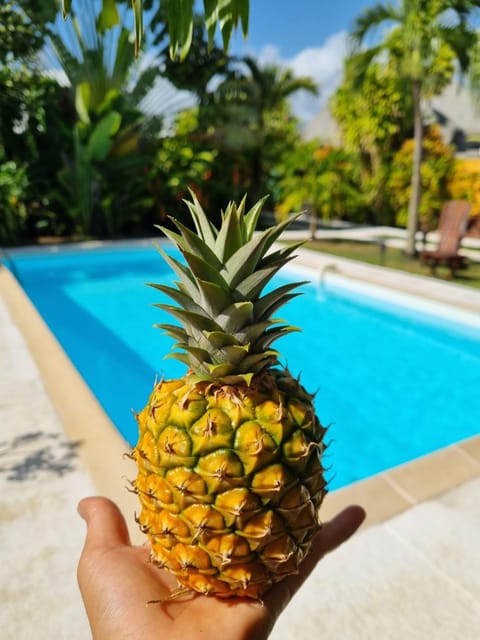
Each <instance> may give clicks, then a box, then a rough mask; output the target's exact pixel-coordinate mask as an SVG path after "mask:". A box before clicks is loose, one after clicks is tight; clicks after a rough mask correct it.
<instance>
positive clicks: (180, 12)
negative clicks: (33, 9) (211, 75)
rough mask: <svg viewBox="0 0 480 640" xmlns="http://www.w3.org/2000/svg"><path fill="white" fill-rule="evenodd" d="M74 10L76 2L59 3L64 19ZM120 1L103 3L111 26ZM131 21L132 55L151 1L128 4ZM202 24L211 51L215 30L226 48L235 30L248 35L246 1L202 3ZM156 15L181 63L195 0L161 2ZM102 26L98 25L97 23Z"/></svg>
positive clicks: (64, 0) (189, 37) (173, 54)
mask: <svg viewBox="0 0 480 640" xmlns="http://www.w3.org/2000/svg"><path fill="white" fill-rule="evenodd" d="M72 4H73V6H75V0H73V3H72V0H62V9H63V15H64V16H65V17H66V16H68V14H69V13H70V11H71V9H72ZM118 4H122V2H121V0H118V1H117V0H103V12H102V16H101V17H104V19H105V20H106V21H107V23H110V22H111V21H112V20H113V21H114V20H116V19H117V15H118V8H117V5H118ZM131 4H132V8H133V17H134V32H135V51H136V53H138V51H139V49H140V47H141V45H142V39H143V35H144V24H143V17H144V5H145V8H146V9H152V8H154V7H153V6H152V5H153V2H152V1H148V0H146V1H144V0H131ZM203 7H204V15H205V18H204V23H205V25H206V27H207V33H208V43H209V46H210V47H213V45H214V40H215V34H216V30H217V26H219V27H220V31H221V34H222V39H223V44H224V48H225V49H227V48H228V44H229V42H230V37H231V35H232V32H233V30H234V29H236V28H237V27H238V26H239V25H241V27H242V29H243V33H244V34H245V35H246V34H247V31H248V17H249V0H204V2H203ZM156 8H157V14H159V16H160V17H158V16H154V22H157V21H159V22H165V23H166V26H167V31H168V34H169V49H170V56H171V58H173V59H174V58H177V57H178V58H180V59H182V60H183V59H184V58H185V56H186V55H187V53H188V51H189V49H190V46H191V44H192V35H193V22H194V15H195V14H194V9H195V1H194V0H162V2H161V4H160V5H158V3H157V6H156ZM100 24H101V22H100Z"/></svg>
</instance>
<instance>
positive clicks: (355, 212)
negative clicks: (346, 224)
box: [277, 142, 365, 236]
mask: <svg viewBox="0 0 480 640" xmlns="http://www.w3.org/2000/svg"><path fill="white" fill-rule="evenodd" d="M279 171H280V180H279V183H278V191H279V203H278V206H277V213H278V215H279V216H280V217H286V216H287V215H288V214H289V213H291V212H292V211H300V210H305V211H308V212H309V213H310V214H312V216H313V219H314V220H315V219H316V218H321V219H322V220H324V221H326V220H331V219H333V218H336V219H342V218H344V217H348V219H349V220H358V219H359V217H361V212H362V211H364V209H365V206H364V205H365V202H364V199H363V196H362V194H361V191H360V181H359V178H360V175H359V165H358V163H357V162H356V156H355V155H353V154H350V153H348V152H347V151H344V150H342V149H335V148H334V147H331V146H328V145H327V146H324V147H320V148H319V146H318V143H316V142H309V143H303V144H297V145H296V147H295V150H294V151H293V152H292V153H289V154H287V155H286V156H285V157H284V159H283V163H282V165H281V166H280V167H279ZM314 235H315V227H313V228H312V236H314Z"/></svg>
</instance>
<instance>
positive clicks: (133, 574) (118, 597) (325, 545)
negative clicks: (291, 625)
mask: <svg viewBox="0 0 480 640" xmlns="http://www.w3.org/2000/svg"><path fill="white" fill-rule="evenodd" d="M79 512H80V514H81V515H82V517H84V518H85V520H86V522H87V525H88V532H87V538H86V543H85V548H84V550H83V553H82V557H81V559H80V562H79V566H78V581H79V585H80V590H81V592H82V596H83V600H84V604H85V608H86V611H87V614H88V617H89V620H90V625H91V628H92V634H93V638H94V640H110V639H112V640H113V639H115V640H127V639H132V640H133V639H134V638H135V639H139V638H141V639H142V640H149V639H150V638H152V639H153V638H159V637H164V638H168V640H193V639H194V638H197V637H199V636H200V635H201V637H202V639H203V640H214V639H215V640H217V639H218V638H219V637H220V638H222V637H223V638H228V640H245V638H255V639H260V638H266V637H267V636H268V634H269V633H270V631H271V629H272V627H273V624H274V623H275V620H276V619H277V617H278V616H279V615H280V613H281V612H282V610H283V609H284V608H285V606H286V605H287V604H288V602H289V601H290V599H291V597H292V596H293V594H294V593H295V592H296V590H297V589H298V588H299V587H300V586H301V584H302V583H303V582H304V581H305V579H306V578H307V576H308V575H309V573H310V572H311V571H312V569H313V568H314V566H315V565H316V563H317V562H318V560H319V559H320V558H321V557H322V556H323V555H325V554H326V553H328V552H329V551H331V550H332V549H334V548H335V547H337V546H338V545H339V544H341V543H342V542H344V541H345V540H347V539H348V538H349V537H350V536H351V535H352V534H353V533H354V531H355V530H356V529H357V528H358V526H360V524H361V522H362V521H363V518H364V515H365V514H364V512H363V510H362V509H361V508H360V507H350V508H348V509H346V510H345V511H343V512H342V513H341V514H339V515H338V516H337V517H336V518H335V519H334V520H332V521H331V522H329V523H327V524H326V525H325V526H324V528H323V529H322V530H321V532H320V533H319V535H318V536H317V538H316V540H315V543H314V550H313V552H312V553H311V554H310V556H309V557H308V558H307V559H306V561H305V562H304V563H303V564H302V566H301V571H300V573H299V575H298V576H291V577H289V578H287V579H285V580H283V581H282V582H280V583H278V584H277V585H275V586H274V587H273V588H272V589H270V590H269V591H268V592H267V594H265V597H264V601H263V603H259V602H256V601H252V600H247V599H228V600H225V599H219V598H214V597H210V598H208V597H204V596H200V595H192V596H188V597H186V598H179V599H177V600H172V601H168V602H164V603H163V604H148V603H149V602H150V601H152V600H162V599H165V598H167V597H168V595H169V594H171V592H172V591H173V590H174V589H175V587H176V581H175V579H174V578H173V576H171V575H170V574H168V573H167V572H166V571H162V570H159V569H158V568H157V567H155V566H154V565H152V564H151V563H150V562H149V550H148V547H147V546H146V545H145V546H142V547H132V546H131V545H130V541H129V537H128V533H127V528H126V525H125V521H124V520H123V517H122V516H121V514H120V512H119V511H118V509H117V507H116V506H115V505H114V504H113V503H111V502H110V501H108V500H106V499H105V498H88V499H86V500H83V501H82V502H81V503H80V505H79Z"/></svg>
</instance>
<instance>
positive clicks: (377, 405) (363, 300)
mask: <svg viewBox="0 0 480 640" xmlns="http://www.w3.org/2000/svg"><path fill="white" fill-rule="evenodd" d="M10 266H11V268H12V270H13V271H14V273H15V275H16V277H17V278H18V279H19V281H20V282H21V284H22V286H23V287H24V289H25V291H26V292H27V294H28V295H29V296H30V298H31V300H32V301H33V303H34V304H35V305H36V307H37V309H38V310H39V312H40V313H41V315H42V316H43V318H44V319H45V321H46V322H47V324H48V325H49V327H50V328H51V330H52V331H53V333H54V334H55V335H56V336H57V338H58V340H59V341H60V343H61V344H62V346H63V348H64V349H65V351H66V352H67V353H68V355H69V356H70V358H71V360H72V361H73V363H74V364H75V365H76V367H77V368H78V370H79V371H80V373H81V374H82V376H83V377H84V379H85V380H86V382H87V383H88V384H89V385H90V387H91V389H92V390H93V392H94V393H95V395H96V396H97V398H98V399H99V401H100V403H101V404H102V405H103V407H104V409H105V410H106V412H107V413H108V414H109V416H110V417H111V419H112V421H113V422H114V423H115V425H116V426H117V428H118V429H119V430H120V432H121V433H122V434H123V435H124V436H125V437H126V439H127V440H128V441H129V442H130V443H132V444H133V443H134V442H135V440H136V423H135V420H134V418H133V416H132V411H131V410H132V409H134V410H139V409H141V408H142V406H143V405H144V403H145V401H146V398H147V396H148V394H149V391H150V390H151V388H152V385H153V382H154V379H155V377H156V376H158V377H160V376H165V377H167V378H168V377H176V376H180V375H183V373H184V371H185V368H184V366H183V365H182V364H181V363H179V362H177V361H175V360H172V359H167V360H165V359H164V356H165V355H166V354H167V353H168V352H169V350H170V346H171V340H170V339H168V338H166V337H165V336H163V334H162V332H161V331H159V330H158V329H155V328H153V326H152V325H153V324H155V323H158V322H163V321H165V320H166V316H165V314H164V313H163V312H162V311H160V310H159V309H157V308H155V307H153V306H152V304H153V303H155V302H160V301H166V298H165V297H163V295H162V294H161V293H160V292H158V291H156V290H154V289H152V288H150V287H147V286H145V283H146V282H152V281H153V282H161V281H164V282H166V281H169V280H171V277H172V274H171V272H170V270H169V267H168V266H167V265H165V264H164V262H163V260H162V259H161V257H160V256H159V255H158V253H157V252H156V250H155V249H154V248H153V247H147V248H140V249H139V248H136V249H133V248H127V249H121V250H119V249H102V250H83V251H65V252H58V253H43V254H42V255H39V254H28V253H21V252H16V253H15V252H13V254H12V264H11V265H10ZM305 276H306V273H305V272H304V271H298V270H297V269H290V270H285V272H282V274H281V275H280V276H278V278H277V282H276V284H281V283H282V282H287V281H291V280H292V279H293V280H295V281H298V280H305V279H308V274H307V278H306V277H305ZM302 290H303V295H302V296H300V297H298V298H296V299H295V300H293V301H291V302H290V303H289V304H288V305H287V306H286V307H285V308H284V309H282V310H281V311H280V313H279V315H280V316H281V317H282V318H283V319H285V320H286V321H288V322H289V323H291V324H294V325H297V326H301V327H302V328H303V332H302V333H294V334H291V335H288V336H286V337H284V338H282V339H280V340H279V341H278V342H277V343H276V346H277V348H280V350H281V351H282V353H283V354H284V362H285V363H286V364H287V365H288V367H289V369H290V370H291V371H292V373H294V374H298V373H301V380H302V382H303V384H304V386H305V387H306V388H307V389H308V390H309V391H317V395H316V407H317V411H318V415H319V417H320V419H321V421H322V423H323V424H325V425H330V429H329V435H328V439H329V441H330V446H329V448H328V452H327V458H326V460H327V464H328V465H329V466H330V467H331V471H330V479H331V480H330V487H331V488H338V487H340V486H343V485H346V484H349V483H351V482H353V481H355V480H359V479H361V478H365V477H368V476H370V475H372V474H374V473H377V472H379V471H382V470H384V469H387V468H389V467H391V466H394V465H397V464H400V463H403V462H406V461H408V460H411V459H413V458H415V457H418V456H420V455H423V454H426V453H429V452H431V451H433V450H435V449H437V448H440V447H443V446H446V445H448V444H451V443H453V442H456V441H458V440H461V439H463V438H466V437H469V436H472V435H474V434H476V433H478V430H479V427H478V425H479V424H480V392H479V391H480V375H479V371H480V329H478V328H475V327H468V326H466V325H461V324H455V323H451V322H447V321H446V320H438V319H436V318H435V317H433V316H429V315H426V314H421V313H419V312H418V311H412V310H409V309H408V308H405V307H402V308H400V307H397V306H396V305H393V304H391V303H389V304H383V303H382V302H381V301H379V300H378V299H375V298H370V297H365V296H364V295H363V296H360V295H359V294H355V293H352V292H349V291H348V289H344V288H338V287H333V286H332V285H330V284H328V283H327V285H325V286H323V287H320V286H319V285H318V283H317V284H315V283H312V284H309V285H305V286H303V288H302ZM169 302H170V301H169Z"/></svg>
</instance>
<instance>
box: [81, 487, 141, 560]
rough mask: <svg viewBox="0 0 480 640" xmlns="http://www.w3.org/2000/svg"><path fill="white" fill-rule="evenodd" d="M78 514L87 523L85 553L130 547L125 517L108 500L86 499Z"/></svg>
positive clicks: (82, 502)
mask: <svg viewBox="0 0 480 640" xmlns="http://www.w3.org/2000/svg"><path fill="white" fill-rule="evenodd" d="M78 513H79V514H80V516H81V517H82V518H83V519H84V520H85V522H86V523H87V535H86V539H85V546H84V552H90V551H93V550H95V549H98V550H100V549H111V548H114V547H118V546H123V545H129V544H130V536H129V535H128V529H127V525H126V522H125V519H124V517H123V516H122V514H121V513H120V510H119V508H118V507H117V505H116V504H115V503H113V502H112V501H111V500H108V499H107V498H100V497H94V498H84V499H83V500H81V501H80V503H79V505H78Z"/></svg>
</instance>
